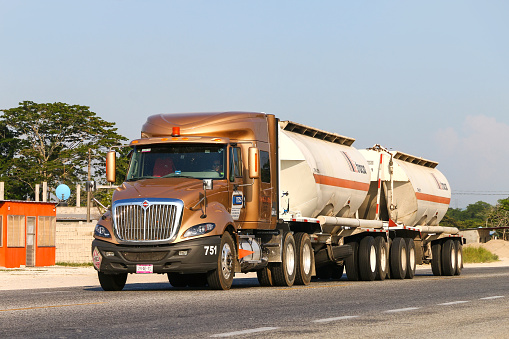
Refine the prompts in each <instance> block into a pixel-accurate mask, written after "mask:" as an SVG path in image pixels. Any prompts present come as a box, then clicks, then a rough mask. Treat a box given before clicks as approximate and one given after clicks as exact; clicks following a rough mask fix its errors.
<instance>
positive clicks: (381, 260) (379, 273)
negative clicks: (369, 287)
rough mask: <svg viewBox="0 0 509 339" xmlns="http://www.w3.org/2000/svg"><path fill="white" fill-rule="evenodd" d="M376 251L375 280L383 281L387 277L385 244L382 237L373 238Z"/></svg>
mask: <svg viewBox="0 0 509 339" xmlns="http://www.w3.org/2000/svg"><path fill="white" fill-rule="evenodd" d="M375 251H376V274H375V279H376V280H385V277H386V275H387V265H388V260H387V242H386V241H385V239H384V238H383V237H376V238H375Z"/></svg>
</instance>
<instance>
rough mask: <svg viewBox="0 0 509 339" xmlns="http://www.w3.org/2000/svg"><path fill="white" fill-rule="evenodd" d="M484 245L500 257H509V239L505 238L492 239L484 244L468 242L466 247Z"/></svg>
mask: <svg viewBox="0 0 509 339" xmlns="http://www.w3.org/2000/svg"><path fill="white" fill-rule="evenodd" d="M471 246H473V247H479V246H480V247H484V248H485V249H487V250H488V251H490V252H491V253H493V254H496V255H498V257H499V258H509V241H504V240H500V239H497V240H490V241H488V242H487V243H484V244H467V245H465V247H471Z"/></svg>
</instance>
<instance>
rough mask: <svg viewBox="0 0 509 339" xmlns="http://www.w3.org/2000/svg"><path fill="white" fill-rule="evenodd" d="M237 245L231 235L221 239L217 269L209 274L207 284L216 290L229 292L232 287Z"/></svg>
mask: <svg viewBox="0 0 509 339" xmlns="http://www.w3.org/2000/svg"><path fill="white" fill-rule="evenodd" d="M235 256H236V251H235V245H234V243H233V239H232V236H231V235H230V233H225V234H223V236H222V237H221V245H219V255H218V256H217V268H216V269H215V270H213V271H210V272H209V273H207V282H208V284H209V286H210V288H212V289H214V290H229V289H230V288H231V287H232V283H233V276H234V275H235V272H234V266H233V265H234V262H235Z"/></svg>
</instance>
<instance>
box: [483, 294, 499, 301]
mask: <svg viewBox="0 0 509 339" xmlns="http://www.w3.org/2000/svg"><path fill="white" fill-rule="evenodd" d="M499 298H504V296H503V295H494V296H493V297H485V298H481V300H491V299H499Z"/></svg>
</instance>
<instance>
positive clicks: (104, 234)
mask: <svg viewBox="0 0 509 339" xmlns="http://www.w3.org/2000/svg"><path fill="white" fill-rule="evenodd" d="M94 235H96V236H98V237H101V238H111V234H110V231H108V229H107V228H106V227H104V226H102V225H99V224H98V225H95V230H94Z"/></svg>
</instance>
